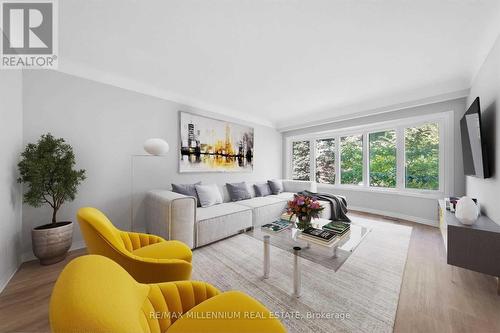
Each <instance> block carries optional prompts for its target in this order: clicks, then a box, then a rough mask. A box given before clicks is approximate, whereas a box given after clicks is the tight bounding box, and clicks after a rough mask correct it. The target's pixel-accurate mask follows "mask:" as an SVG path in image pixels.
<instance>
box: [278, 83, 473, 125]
mask: <svg viewBox="0 0 500 333" xmlns="http://www.w3.org/2000/svg"><path fill="white" fill-rule="evenodd" d="M469 93H470V89H462V90H457V91H453V92H449V93H445V94H440V95H435V96H430V97H425V98H420V99H417V100H411V101H402V102H399V103H394V104H390V105H385V106H381V107H376V108H368V107H366V104H365V105H363V104H352V105H350V106H347V107H344V108H337V109H331V110H329V111H328V112H327V113H325V112H323V114H332V113H336V114H339V115H338V116H328V115H325V116H323V117H321V116H319V117H317V118H316V119H315V120H313V121H310V122H307V123H304V119H303V118H297V119H292V120H290V121H287V122H282V123H279V124H276V128H277V129H278V131H280V132H288V131H293V130H298V129H303V128H309V127H313V126H318V125H324V124H328V123H336V122H340V121H345V120H351V119H357V118H363V117H368V116H373V115H378V114H383V113H388V112H394V111H398V110H403V109H408V108H413V107H418V106H423V105H428V104H434V103H439V102H445V101H449V100H454V99H459V98H465V97H467V96H468V95H469ZM381 101H382V100H381ZM370 104H372V105H373V104H375V105H376V104H380V103H377V102H371V103H370ZM356 110H364V111H357V112H353V111H356Z"/></svg>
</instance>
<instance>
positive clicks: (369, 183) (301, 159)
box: [286, 111, 455, 198]
mask: <svg viewBox="0 0 500 333" xmlns="http://www.w3.org/2000/svg"><path fill="white" fill-rule="evenodd" d="M453 119H454V113H453V111H449V112H442V113H436V114H432V115H424V116H415V117H411V118H404V119H397V120H389V121H385V122H379V123H373V124H369V125H360V126H353V127H351V128H344V129H336V130H332V131H322V132H318V133H311V134H306V135H301V136H296V137H288V138H287V139H286V144H287V153H288V163H287V164H286V176H287V177H289V178H293V179H297V180H313V179H314V180H316V182H318V183H320V184H326V185H328V186H330V185H331V186H338V187H339V188H342V187H343V186H344V187H345V188H349V187H350V188H351V189H353V186H355V187H356V189H353V190H356V191H358V190H361V191H379V192H384V193H393V194H404V195H411V196H431V197H432V198H438V197H442V196H443V195H444V194H448V193H453V192H454V188H453V184H454V176H453V174H454V165H453V161H454V156H453V153H454V152H453V149H449V147H453V145H454V134H455V133H454V132H455V131H454V126H453V124H454V122H453Z"/></svg>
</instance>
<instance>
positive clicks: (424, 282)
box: [0, 213, 500, 333]
mask: <svg viewBox="0 0 500 333" xmlns="http://www.w3.org/2000/svg"><path fill="white" fill-rule="evenodd" d="M351 214H353V215H354V214H360V215H368V214H361V213H351ZM370 217H371V218H373V219H374V220H380V221H386V222H387V221H388V220H389V219H388V218H384V217H377V216H373V215H370ZM390 221H391V222H393V223H401V224H405V225H409V226H412V227H413V232H412V236H411V241H410V248H409V251H408V260H407V262H406V268H405V273H404V277H403V284H402V288H401V295H400V298H399V306H398V310H397V314H396V323H395V327H394V332H425V333H429V332H440V333H441V332H481V333H482V332H500V296H497V284H496V279H495V278H493V277H491V276H487V275H483V274H480V273H475V272H472V271H468V270H465V269H461V268H457V267H453V266H449V265H447V264H446V256H445V251H444V245H443V240H442V239H441V235H440V233H439V230H438V229H437V228H433V227H429V226H425V225H421V224H416V223H410V222H405V221H399V220H394V219H390ZM83 254H85V250H77V251H74V252H71V253H70V254H69V255H68V258H67V259H66V260H65V261H63V262H60V263H58V264H55V265H52V266H40V265H39V264H38V262H36V261H32V262H28V263H24V264H23V265H22V266H21V268H20V269H19V271H18V272H17V273H16V274H15V275H14V277H13V278H12V280H11V281H10V282H9V284H8V285H7V287H6V288H5V290H4V291H3V292H2V293H1V294H0V332H37V333H38V332H49V331H50V328H49V321H48V304H49V299H50V294H51V291H52V287H53V285H54V282H55V281H56V279H57V276H58V274H59V272H60V271H61V270H62V269H63V267H64V266H65V264H66V263H67V262H69V261H70V260H71V259H73V258H75V257H77V256H80V255H83Z"/></svg>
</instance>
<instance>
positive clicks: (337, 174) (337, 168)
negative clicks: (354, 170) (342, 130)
mask: <svg viewBox="0 0 500 333" xmlns="http://www.w3.org/2000/svg"><path fill="white" fill-rule="evenodd" d="M335 154H336V156H335V157H336V158H335V184H336V185H339V184H340V136H338V135H337V136H336V137H335Z"/></svg>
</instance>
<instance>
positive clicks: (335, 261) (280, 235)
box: [245, 219, 371, 297]
mask: <svg viewBox="0 0 500 333" xmlns="http://www.w3.org/2000/svg"><path fill="white" fill-rule="evenodd" d="M328 222H331V221H329V220H325V219H320V220H315V221H313V222H312V226H313V227H315V228H319V229H321V227H322V226H323V225H325V224H326V223H328ZM370 230H371V229H369V228H367V227H364V226H361V225H358V224H355V223H351V226H350V230H349V232H347V233H346V234H344V235H343V236H342V237H339V238H337V240H335V241H334V242H333V243H332V244H329V245H321V244H318V243H316V242H310V241H307V240H304V239H301V238H300V237H299V235H300V234H301V231H300V230H299V229H296V228H294V227H293V226H291V227H289V228H287V229H285V230H282V231H280V232H270V231H264V230H262V229H261V228H260V227H256V228H253V229H251V230H249V231H247V232H245V234H246V235H248V236H250V237H253V238H256V239H258V240H260V241H262V242H263V248H264V261H263V269H264V279H267V278H269V272H270V269H271V247H270V246H271V245H273V246H275V247H277V248H280V249H282V250H285V251H288V252H291V253H293V254H294V257H293V296H295V297H300V293H301V281H300V280H301V273H300V260H301V258H303V259H305V260H309V261H311V262H313V263H316V264H318V265H322V266H324V267H326V268H328V269H331V270H333V271H337V270H338V269H339V268H340V267H341V266H342V264H343V263H344V262H345V261H346V260H347V258H348V257H349V256H350V255H351V254H352V253H353V251H354V250H355V249H356V247H357V246H358V245H359V244H360V243H361V242H362V241H363V239H364V238H365V237H366V235H368V233H369V232H370Z"/></svg>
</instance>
